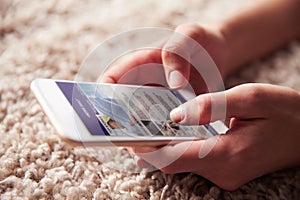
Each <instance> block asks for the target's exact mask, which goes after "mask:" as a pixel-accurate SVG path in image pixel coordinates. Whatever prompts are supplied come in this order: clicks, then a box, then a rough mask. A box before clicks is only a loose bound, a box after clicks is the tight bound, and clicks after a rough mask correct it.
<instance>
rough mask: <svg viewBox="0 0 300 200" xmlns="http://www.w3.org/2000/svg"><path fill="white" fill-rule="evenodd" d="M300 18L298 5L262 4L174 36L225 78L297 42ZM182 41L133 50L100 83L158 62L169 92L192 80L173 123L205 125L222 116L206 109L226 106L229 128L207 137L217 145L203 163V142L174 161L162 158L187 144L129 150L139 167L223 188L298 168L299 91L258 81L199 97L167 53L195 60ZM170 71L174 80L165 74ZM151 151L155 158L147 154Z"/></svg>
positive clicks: (187, 72) (279, 0)
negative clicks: (189, 42) (194, 45)
mask: <svg viewBox="0 0 300 200" xmlns="http://www.w3.org/2000/svg"><path fill="white" fill-rule="evenodd" d="M299 19H300V1H297V0H272V1H271V0H265V1H259V3H256V4H253V5H249V6H248V7H247V8H245V9H240V10H239V11H238V12H236V13H233V14H231V15H230V16H227V17H225V18H224V19H222V20H220V21H217V22H212V23H211V24H209V25H206V26H203V25H199V24H196V23H189V24H183V25H179V26H178V27H177V28H176V29H175V31H176V32H178V33H181V34H184V35H186V36H189V37H191V38H193V39H194V40H196V41H197V42H198V43H199V44H201V45H202V46H203V47H204V48H205V49H206V50H207V52H208V53H209V54H210V56H211V57H212V58H213V60H214V61H215V63H216V65H217V67H218V69H219V71H220V74H221V75H222V77H223V78H225V77H226V76H227V75H229V74H230V73H233V72H234V71H236V70H237V69H238V68H239V66H241V65H242V64H245V63H247V62H249V61H251V60H253V59H256V58H258V57H261V56H263V55H266V54H268V53H270V52H272V51H273V50H274V49H276V48H279V47H281V46H282V45H285V44H286V43H287V42H288V41H290V40H293V39H298V38H299V37H300V24H299V22H298V21H299ZM185 43H186V41H185V40H179V41H178V40H175V41H174V40H172V38H170V39H169V40H167V41H166V42H165V43H164V45H163V48H162V50H160V51H159V50H147V51H140V52H137V53H135V54H134V55H133V56H132V57H130V58H129V59H128V60H125V61H123V62H121V63H118V64H117V65H116V67H113V68H110V69H109V70H108V71H107V72H106V73H105V74H104V76H103V79H102V81H103V82H110V83H118V80H119V79H120V78H121V77H122V76H123V75H124V74H125V73H126V72H128V71H129V70H131V69H134V68H135V67H138V66H139V65H141V64H145V63H151V62H156V63H162V64H163V65H164V66H165V67H164V70H165V77H166V79H167V82H168V84H169V86H170V88H172V89H177V88H181V87H183V86H184V85H185V84H186V80H189V81H190V82H191V83H192V86H193V88H194V89H195V90H196V92H197V94H199V96H197V97H196V98H195V99H194V100H192V101H189V102H187V103H186V104H184V105H182V106H180V107H179V108H177V109H175V110H173V111H172V112H171V113H170V117H171V119H172V120H173V121H175V122H178V123H181V124H206V123H209V122H212V121H215V120H218V119H223V118H224V116H222V115H221V114H219V113H218V112H216V113H212V112H211V108H212V106H213V105H221V106H226V118H227V119H229V120H230V126H229V130H228V131H227V133H226V134H224V135H220V136H218V137H213V139H209V140H211V141H213V140H214V141H215V145H214V146H213V148H212V149H211V150H210V151H209V152H208V154H206V155H205V156H204V157H202V158H201V159H199V152H201V151H202V150H203V149H204V146H205V145H206V144H207V143H206V142H207V141H206V140H201V141H193V142H189V143H188V145H187V149H185V151H184V153H183V154H182V155H181V156H179V158H178V159H176V160H175V161H174V162H171V163H164V161H165V160H168V158H169V157H172V156H173V155H174V154H175V153H176V152H177V151H179V150H181V149H182V146H183V145H184V144H177V145H174V146H164V147H156V148H154V147H144V148H134V149H132V150H131V151H132V152H134V153H135V154H136V155H137V156H139V157H138V159H137V165H138V166H140V167H146V166H147V164H148V163H150V164H151V165H153V166H155V167H157V168H159V169H160V170H162V171H163V172H166V173H179V172H194V173H196V174H199V175H201V176H203V177H205V178H207V179H209V180H210V181H212V182H214V183H215V184H216V185H218V186H220V187H222V188H223V189H226V190H234V189H237V188H238V187H239V186H241V185H242V184H244V183H247V182H248V181H250V180H252V179H254V178H257V177H259V176H262V175H264V174H267V173H271V172H274V171H276V170H280V169H284V168H288V167H293V166H299V165H300V154H299V148H298V147H299V145H300V132H299V124H300V117H299V116H300V96H299V93H298V92H297V91H294V90H292V89H290V88H286V87H281V86H274V85H270V84H258V83H257V84H244V85H240V86H237V87H234V88H232V89H229V90H226V91H224V92H219V93H210V94H203V93H205V92H206V88H205V86H204V85H203V84H202V83H203V81H202V80H201V77H199V76H197V75H194V74H195V73H193V67H192V66H190V64H189V63H188V62H187V61H186V60H184V59H182V58H181V57H180V56H178V55H176V54H174V53H170V52H168V49H172V50H175V52H177V51H178V52H185V53H186V54H188V56H193V54H194V53H195V52H193V50H191V49H188V48H185ZM166 66H167V67H166ZM173 71H175V75H172V76H170V74H171V72H173ZM173 74H174V73H173ZM172 78H173V80H170V79H172ZM214 103H216V104H214ZM189 110H194V111H197V112H188V111H189ZM212 114H213V115H212ZM149 152H153V153H152V154H145V153H149ZM220 166H222V170H220Z"/></svg>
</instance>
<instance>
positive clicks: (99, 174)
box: [0, 0, 300, 199]
mask: <svg viewBox="0 0 300 200" xmlns="http://www.w3.org/2000/svg"><path fill="white" fill-rule="evenodd" d="M161 2H163V4H162V3H161ZM245 2H246V1H244V0H232V1H222V0H209V1H208V0H201V1H196V0H188V1H179V0H178V1H177V0H175V1H174V0H166V1H158V0H157V1H151V0H147V1H135V2H133V1H130V2H129V1H122V0H112V1H107V0H88V1H83V0H82V1H75V0H64V1H58V0H57V1H56V0H51V1H38V0H23V1H21V0H20V1H15V0H0V15H1V16H0V17H1V18H0V20H1V21H0V121H1V125H0V137H1V139H0V199H27V198H28V199H52V198H54V199H299V198H300V169H299V168H293V169H287V170H284V171H280V172H275V173H272V174H269V175H266V176H263V177H260V178H258V179H256V180H253V181H251V182H250V183H248V184H245V185H244V186H242V187H241V188H239V189H238V190H236V191H233V192H228V191H224V190H222V189H220V188H218V187H216V186H215V185H213V184H212V183H210V182H209V181H207V180H205V179H203V178H202V177H200V176H197V175H194V174H191V173H185V174H177V175H167V174H164V173H162V172H159V171H155V172H150V173H148V172H146V171H141V172H138V173H126V172H124V171H132V170H136V166H135V164H134V161H133V160H132V158H131V157H130V156H129V154H128V152H127V151H126V150H125V149H123V148H112V147H110V148H108V147H105V148H97V149H89V148H81V147H73V146H71V145H69V144H68V143H65V142H64V141H62V140H61V139H60V138H59V137H58V136H57V134H56V131H55V130H54V128H53V127H52V126H51V125H50V123H49V121H48V119H47V117H46V116H45V115H44V114H43V112H42V111H41V108H40V106H39V105H38V104H37V102H36V100H35V99H34V97H33V95H32V94H31V92H30V90H29V84H30V82H31V81H32V80H33V79H35V78H55V79H67V80H73V79H74V76H75V75H76V72H77V71H78V69H79V66H80V64H81V62H82V60H83V59H84V57H85V56H86V55H87V54H88V52H89V51H90V50H91V49H93V48H94V47H95V46H96V45H97V44H98V43H100V42H102V41H104V40H105V39H106V38H108V37H109V36H112V35H113V34H117V33H119V32H121V31H125V30H130V29H132V28H137V27H145V26H148V27H149V26H158V27H167V28H174V27H175V26H176V25H178V24H180V23H183V22H188V21H198V22H202V23H205V22H207V21H209V20H213V19H217V18H220V17H222V16H223V15H224V14H226V13H228V12H230V11H232V10H234V9H237V8H238V7H240V6H241V7H243V4H245ZM299 77H300V43H299V42H297V41H294V42H292V43H291V44H289V45H287V46H286V47H285V48H283V49H280V50H278V51H276V52H274V53H273V54H272V55H269V56H268V57H266V58H263V59H261V60H257V61H254V62H253V63H251V64H249V65H247V66H245V68H244V69H243V70H241V71H240V72H239V73H237V74H236V75H235V76H233V77H231V78H230V79H229V80H228V81H227V85H228V86H232V85H235V84H239V83H243V82H266V83H273V84H278V85H285V86H289V87H291V88H294V89H296V90H298V91H300V78H299ZM262 153H263V152H262ZM220 170H221V168H220Z"/></svg>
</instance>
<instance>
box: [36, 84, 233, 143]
mask: <svg viewBox="0 0 300 200" xmlns="http://www.w3.org/2000/svg"><path fill="white" fill-rule="evenodd" d="M31 90H32V91H33V93H34V95H35V97H36V98H37V100H38V102H39V103H40V104H41V106H42V108H43V110H44V112H45V113H46V115H47V116H48V117H49V119H50V121H51V123H52V124H53V125H54V127H55V128H56V130H57V131H58V133H59V134H60V135H61V136H62V137H63V138H64V139H67V140H68V141H72V142H75V143H78V144H84V145H105V144H113V145H118V146H141V145H142V146H145V145H149V146H159V145H166V144H174V143H178V142H182V141H190V140H199V139H206V138H209V137H212V136H215V135H218V134H220V133H225V132H226V130H227V127H226V126H225V125H224V123H223V122H221V121H217V122H214V123H211V124H206V125H202V126H183V125H179V124H177V123H174V122H172V121H171V120H170V118H169V112H170V111H171V110H172V109H173V108H175V107H177V106H178V105H180V104H182V103H184V102H185V101H187V100H188V99H190V98H192V95H191V94H190V93H189V92H187V91H184V90H182V91H180V90H179V91H177V90H176V91H173V90H168V89H165V88H161V87H152V86H135V85H123V84H122V85H120V84H100V83H88V82H72V81H63V80H52V79H36V80H34V81H33V82H32V83H31Z"/></svg>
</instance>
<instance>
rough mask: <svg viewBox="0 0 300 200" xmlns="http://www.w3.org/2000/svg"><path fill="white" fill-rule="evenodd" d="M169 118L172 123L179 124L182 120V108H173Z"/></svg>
mask: <svg viewBox="0 0 300 200" xmlns="http://www.w3.org/2000/svg"><path fill="white" fill-rule="evenodd" d="M170 118H171V119H172V120H173V121H174V122H181V121H182V119H183V118H184V113H183V112H182V107H181V106H179V107H177V108H174V109H173V110H172V111H171V112H170Z"/></svg>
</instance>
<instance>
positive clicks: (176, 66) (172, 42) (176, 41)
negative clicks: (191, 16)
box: [161, 24, 199, 89]
mask: <svg viewBox="0 0 300 200" xmlns="http://www.w3.org/2000/svg"><path fill="white" fill-rule="evenodd" d="M194 29H195V28H194V26H191V25H185V24H184V25H180V26H178V27H177V28H176V29H175V32H174V33H173V35H172V36H171V37H170V38H169V39H168V40H167V41H166V43H165V44H164V46H163V49H162V52H161V58H162V63H163V65H164V70H165V74H166V79H167V81H168V84H169V86H170V88H171V89H178V88H183V87H184V86H185V85H186V84H187V83H188V82H189V78H190V68H191V66H190V62H189V61H190V58H191V56H192V53H193V50H194V48H196V47H197V46H198V45H199V44H198V43H197V42H196V40H195V39H196V35H197V34H198V33H196V31H195V30H194Z"/></svg>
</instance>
